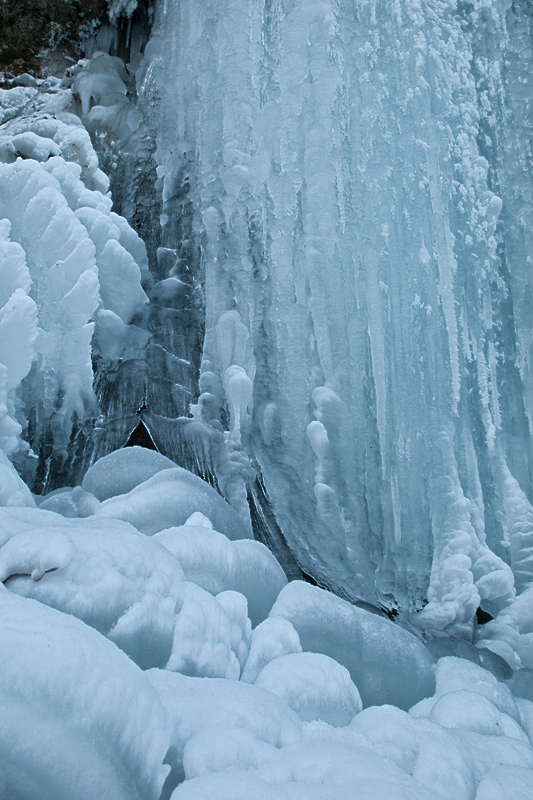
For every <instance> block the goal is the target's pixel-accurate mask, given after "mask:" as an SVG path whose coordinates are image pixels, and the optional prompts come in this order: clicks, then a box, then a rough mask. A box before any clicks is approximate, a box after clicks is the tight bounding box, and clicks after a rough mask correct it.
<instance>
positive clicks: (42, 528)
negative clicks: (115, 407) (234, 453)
mask: <svg viewBox="0 0 533 800" xmlns="http://www.w3.org/2000/svg"><path fill="white" fill-rule="evenodd" d="M128 463H129V464H130V465H131V471H129V468H128V466H127V464H128ZM154 463H155V462H154V459H153V454H151V455H149V456H146V459H145V461H144V462H142V459H141V460H140V456H139V455H138V454H135V453H134V454H133V456H132V457H131V459H130V461H129V462H127V461H125V460H124V457H123V456H119V457H117V458H116V459H115V461H113V459H109V458H108V459H107V460H106V463H105V464H104V466H103V467H102V474H107V475H108V476H109V481H110V483H111V484H112V485H114V486H117V485H122V484H121V482H126V483H129V482H133V483H134V482H135V481H136V480H142V479H143V478H144V477H145V474H146V473H145V471H144V467H146V465H150V464H151V465H152V466H153V465H154ZM113 464H115V467H116V469H117V474H116V475H115V476H113V474H112V470H111V467H112V466H113ZM140 465H141V466H142V467H143V468H142V469H141V468H140ZM96 467H97V464H96V465H95V467H94V474H95V475H96V477H98V471H97V469H96ZM10 469H11V471H12V474H13V473H14V470H13V468H10ZM183 472H184V470H178V472H177V473H176V472H175V470H163V472H160V473H156V475H155V476H153V477H151V478H148V480H144V481H143V482H142V483H140V484H139V486H138V487H137V488H139V489H142V496H143V502H145V503H146V505H147V507H149V508H150V509H151V514H152V515H153V516H154V517H157V516H158V515H160V516H161V517H162V518H163V519H165V518H166V515H167V513H168V511H167V508H166V507H165V505H164V503H161V498H162V496H163V495H162V493H161V485H163V486H170V488H171V489H172V496H173V497H174V498H175V497H176V496H180V495H181V498H182V501H184V500H185V497H189V496H190V495H191V488H190V487H191V485H193V484H194V482H193V484H191V483H190V482H188V481H187V480H186V479H185V476H184V475H183V474H182V473H183ZM169 473H170V476H171V479H170V483H168V482H165V481H164V482H163V484H161V482H158V481H157V480H155V481H154V478H155V479H157V478H158V476H159V475H162V476H163V477H165V475H168V474H169ZM176 474H177V475H178V477H179V479H178V480H176ZM191 477H194V476H191ZM99 480H100V479H99ZM104 483H105V481H104ZM104 483H101V484H100V485H101V486H103V485H104ZM21 484H22V482H21V481H20V479H18V482H16V481H13V480H12V482H11V483H9V481H3V483H2V486H3V491H4V495H5V497H4V507H2V508H0V582H1V584H2V585H1V586H0V608H1V610H2V614H1V615H0V640H1V642H0V644H1V647H2V654H3V658H2V661H1V664H0V694H1V695H2V697H1V700H2V721H1V723H0V754H1V758H0V792H1V793H2V796H6V797H17V800H18V799H19V798H20V800H35V798H36V797H37V796H38V797H39V798H41V797H42V798H43V800H63V798H64V800H67V798H71V797H72V796H73V795H75V796H76V797H79V798H81V800H83V798H87V800H89V798H90V799H91V800H93V798H94V797H95V796H98V797H100V796H101V797H102V798H109V800H120V798H128V800H132V798H135V797H138V798H139V800H149V799H150V798H153V800H158V799H159V798H167V799H168V798H170V797H172V798H173V800H180V798H190V799H191V800H209V798H213V800H215V798H217V800H219V798H227V800H236V798H243V800H245V798H246V800H250V798H251V797H253V798H254V800H255V798H268V799H269V800H274V799H275V798H279V797H284V798H286V797H287V798H294V799H295V800H304V798H306V800H307V798H309V797H311V798H315V799H316V800H329V798H332V800H333V798H346V800H348V798H349V799H350V800H352V798H353V797H354V796H359V795H361V796H363V797H365V800H391V798H392V800H480V798H481V800H508V797H509V795H508V794H507V795H505V798H504V794H503V792H504V791H505V790H507V791H510V790H511V789H512V790H513V791H515V792H516V797H518V798H526V797H528V792H530V789H531V787H532V786H533V748H532V746H531V738H530V737H531V736H533V703H532V702H531V701H529V700H526V699H522V698H517V699H515V698H514V697H513V695H512V693H511V691H510V689H509V687H508V686H506V685H505V684H504V683H501V682H499V681H498V680H497V679H496V678H495V677H494V676H493V675H492V674H491V673H489V672H487V671H486V670H484V669H483V668H481V667H480V666H478V665H476V664H473V663H472V662H469V661H465V660H463V659H458V658H441V659H440V661H439V662H438V664H437V668H436V686H435V678H434V675H433V666H432V664H431V660H430V657H429V655H428V653H427V651H426V650H425V648H424V647H423V645H422V644H421V643H420V642H419V641H418V640H417V639H416V638H415V637H414V636H413V635H412V634H410V633H408V632H407V631H405V630H403V629H402V628H401V627H399V626H398V625H395V624H393V623H392V622H389V621H388V620H385V619H383V618H382V617H380V616H378V615H376V614H373V613H371V612H369V611H366V610H363V609H362V608H356V607H355V606H352V605H351V604H350V603H348V602H347V601H345V600H342V599H340V598H338V597H335V596H334V595H332V594H330V593H328V592H325V591H323V590H321V589H318V588H317V587H313V586H309V585H308V584H304V583H302V582H299V581H296V582H292V583H289V584H286V582H285V581H284V580H280V570H279V569H275V568H274V565H273V557H272V555H271V554H269V553H268V552H267V551H266V550H265V548H264V547H263V546H262V545H259V544H258V543H257V542H253V541H249V540H236V541H231V540H230V539H228V538H227V537H225V536H224V535H223V534H221V533H219V532H217V531H216V530H214V529H213V527H212V523H211V521H210V519H209V514H210V513H212V511H213V508H216V506H214V505H213V503H212V498H211V495H210V491H211V490H210V489H209V487H207V485H206V489H209V491H208V492H206V493H205V494H202V493H201V492H193V493H192V496H193V498H194V499H195V501H196V503H197V509H196V512H195V513H194V514H193V515H192V516H191V518H190V519H189V520H187V521H186V524H185V525H183V526H181V527H174V528H170V529H166V530H162V531H161V532H160V533H156V534H155V535H152V536H149V535H147V534H145V533H142V532H140V531H139V530H137V529H136V528H135V527H133V526H132V525H131V524H130V523H129V522H127V521H125V520H122V519H114V518H113V517H111V516H106V515H102V514H101V513H100V509H101V508H102V506H104V505H105V503H107V502H109V500H106V501H104V502H103V503H101V504H100V501H98V499H97V498H96V497H95V496H94V495H92V494H90V493H88V492H85V491H84V490H82V489H80V488H79V487H77V488H74V489H68V488H67V489H65V490H64V491H59V492H55V493H53V494H52V496H51V497H50V498H49V500H48V503H49V504H50V503H52V501H56V502H57V503H59V502H60V501H61V500H62V498H66V500H64V501H63V502H66V501H69V503H70V506H71V507H74V506H75V504H76V502H80V503H81V500H82V499H85V500H86V499H87V498H86V497H85V496H88V497H89V498H93V501H94V503H95V504H96V512H95V513H92V514H91V513H87V515H86V516H85V517H83V518H79V517H76V516H74V515H73V516H69V515H65V514H60V513H57V512H55V511H52V510H46V509H43V508H35V507H28V504H26V505H24V503H23V502H22V501H21V500H20V495H21ZM95 484H96V481H95ZM194 485H195V484H194ZM22 486H24V484H22ZM93 488H96V485H95V486H94V487H93ZM134 491H135V489H133V490H132V492H134ZM28 494H29V493H28ZM167 494H168V493H167ZM78 495H80V496H79V497H78ZM29 496H30V497H31V495H29ZM126 496H127V495H126ZM130 496H131V493H130ZM119 497H121V496H119ZM76 498H78V499H77V500H76ZM112 499H114V498H112ZM46 502H47V501H44V503H43V505H45V504H46ZM221 502H222V501H221ZM65 507H66V506H64V507H62V508H63V511H64V509H65ZM157 527H159V526H157ZM161 527H163V526H161ZM241 547H244V551H243V552H242V553H240V552H239V548H241ZM241 558H242V562H241ZM180 559H181V561H180ZM239 575H240V576H241V577H240V578H239ZM254 575H256V576H257V593H256V594H255V595H254V593H253V578H254ZM246 594H248V595H249V597H250V604H251V605H253V604H254V603H255V610H256V611H255V613H256V614H257V618H258V619H263V618H264V617H265V616H266V614H268V613H269V616H268V617H267V618H266V619H264V621H262V622H260V624H258V625H257V626H256V627H255V628H254V629H253V630H252V622H251V621H250V618H249V616H248V601H247V597H246V596H245V595H246ZM273 598H275V602H274V605H273V607H272V608H270V606H271V605H272V601H273ZM259 611H260V612H261V613H259ZM134 662H135V663H134ZM143 670H145V671H143ZM361 698H362V700H361ZM417 701H418V702H417ZM391 702H392V703H395V704H396V705H390V703H391ZM413 703H415V705H414V706H413ZM363 704H364V706H365V708H364V710H362V709H363ZM387 704H389V705H387ZM398 706H401V707H403V708H404V709H405V710H402V709H401V708H399V707H398ZM410 706H413V707H412V708H411V709H410V710H409V713H407V710H408V709H409V707H410ZM163 784H164V788H163Z"/></svg>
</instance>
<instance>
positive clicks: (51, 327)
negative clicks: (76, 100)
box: [0, 88, 147, 485]
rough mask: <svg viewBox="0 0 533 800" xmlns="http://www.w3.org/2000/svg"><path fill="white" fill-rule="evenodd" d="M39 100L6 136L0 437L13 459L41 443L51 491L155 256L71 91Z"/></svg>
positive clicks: (1, 157) (93, 413)
mask: <svg viewBox="0 0 533 800" xmlns="http://www.w3.org/2000/svg"><path fill="white" fill-rule="evenodd" d="M3 91H4V90H3ZM6 91H7V90H6ZM9 92H14V93H15V95H16V96H17V97H18V96H19V94H20V91H19V89H18V88H14V89H11V90H8V91H7V93H8V94H9ZM5 93H6V92H5ZM35 95H36V90H34V89H32V90H31V94H30V95H28V97H27V98H26V104H25V107H24V109H23V110H22V111H23V113H21V115H19V116H15V117H14V118H13V119H11V120H10V121H9V122H7V123H6V124H5V125H3V126H2V129H1V131H0V180H1V182H2V192H1V194H0V219H1V222H0V247H1V250H0V253H1V255H0V275H1V283H2V290H1V291H2V296H1V298H0V302H2V306H3V307H2V308H1V309H0V332H1V342H2V344H1V345H0V398H1V399H0V413H1V414H2V416H1V417H0V426H1V427H0V431H1V436H2V439H1V445H2V449H3V451H4V452H6V453H7V454H9V455H13V454H14V453H16V452H17V451H20V450H24V448H25V449H26V450H27V444H26V443H25V441H27V439H28V438H30V439H31V442H32V446H33V448H34V451H35V453H36V454H37V455H39V456H40V463H39V466H38V469H39V470H41V472H42V473H43V474H42V475H41V480H42V484H44V485H46V475H45V473H46V471H47V470H49V468H50V464H49V453H48V452H47V451H48V448H49V447H52V449H53V451H54V454H55V456H56V458H57V460H59V461H60V462H65V461H66V460H67V459H68V458H72V453H71V452H69V448H71V442H72V432H73V429H74V428H75V427H77V426H83V425H86V424H87V423H88V422H89V423H90V422H92V421H94V419H95V418H96V417H97V416H98V404H97V400H96V395H95V391H94V386H93V378H94V376H93V366H92V362H93V358H94V357H95V355H96V353H99V355H100V357H102V358H104V359H109V358H110V357H112V355H113V352H112V351H113V350H114V349H116V347H117V339H118V340H120V336H121V335H122V337H124V331H125V330H126V328H127V326H128V324H129V323H130V322H131V321H132V319H133V317H134V316H135V314H136V313H138V312H139V310H141V309H142V307H143V305H144V304H145V303H146V300H147V298H146V295H145V293H144V291H143V289H142V288H141V285H140V282H141V270H146V249H145V247H144V244H143V242H142V241H141V240H140V239H139V237H138V236H137V235H136V233H135V232H134V231H133V230H132V229H131V228H130V226H129V225H128V223H127V222H126V220H125V219H123V218H122V217H119V216H118V215H117V214H115V213H114V212H113V211H112V200H111V197H110V195H109V192H108V189H109V179H108V178H107V176H106V175H104V173H103V172H102V171H101V170H100V169H99V168H98V159H97V156H96V153H95V151H94V149H93V146H92V144H91V140H90V137H89V134H88V133H87V131H86V130H85V128H84V127H83V126H82V125H81V123H80V120H79V119H78V118H77V117H76V116H74V115H73V114H72V113H70V111H68V110H67V109H68V108H69V107H70V104H71V101H72V97H71V93H70V91H68V90H64V91H63V92H59V93H57V94H52V95H47V94H46V93H43V94H39V95H38V96H37V97H35ZM0 99H1V98H0ZM28 100H31V101H32V102H30V103H29V105H28ZM6 105H7V108H11V107H12V105H13V104H12V103H11V104H10V101H6ZM19 110H20V109H19ZM100 316H101V324H100V327H101V328H102V329H103V330H102V331H101V332H99V331H98V327H99V318H100ZM110 317H112V318H113V320H116V322H115V327H114V336H115V341H114V342H112V343H109V341H108V338H109V337H107V338H106V336H105V328H106V326H108V325H109V318H110ZM95 325H96V327H97V331H96V334H97V335H96V337H95V338H94V341H93V334H94V329H95ZM99 333H100V335H98V334H99ZM96 343H98V344H96ZM106 345H107V347H106ZM108 347H109V350H111V352H108ZM25 406H26V407H27V409H28V411H29V412H30V415H29V417H28V416H27V415H26V413H25V410H24V408H25ZM2 409H5V411H3V412H2ZM22 429H25V441H23V440H21V438H20V433H21V430H22ZM50 440H51V441H50ZM43 450H44V451H45V452H46V455H44V453H43ZM30 465H31V459H30ZM27 469H28V473H27V474H28V475H31V466H30V467H28V465H27Z"/></svg>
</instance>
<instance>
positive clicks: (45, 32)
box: [0, 0, 107, 77]
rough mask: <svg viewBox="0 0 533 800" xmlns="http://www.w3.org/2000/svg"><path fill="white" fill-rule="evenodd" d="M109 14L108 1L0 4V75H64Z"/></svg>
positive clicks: (3, 0)
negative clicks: (86, 41) (107, 12)
mask: <svg viewBox="0 0 533 800" xmlns="http://www.w3.org/2000/svg"><path fill="white" fill-rule="evenodd" d="M106 10H107V3H106V0H0V71H2V72H4V73H6V72H7V73H12V74H15V75H20V73H23V72H29V73H31V74H33V75H36V76H39V77H46V76H47V75H50V74H62V73H63V72H64V70H65V68H66V67H67V66H68V64H69V63H72V59H74V60H75V61H77V60H78V59H79V58H81V57H82V56H83V55H84V51H83V44H84V42H85V40H86V39H87V38H88V37H90V36H93V35H94V33H95V31H96V29H97V27H98V26H99V25H100V23H101V22H102V21H103V20H104V19H107V14H106Z"/></svg>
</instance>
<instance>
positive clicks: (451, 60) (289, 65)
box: [139, 0, 531, 634]
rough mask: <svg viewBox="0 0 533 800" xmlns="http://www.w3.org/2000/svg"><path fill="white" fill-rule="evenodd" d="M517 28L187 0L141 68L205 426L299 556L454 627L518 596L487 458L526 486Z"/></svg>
mask: <svg viewBox="0 0 533 800" xmlns="http://www.w3.org/2000/svg"><path fill="white" fill-rule="evenodd" d="M530 32H531V31H530V19H529V17H528V15H527V12H526V10H525V8H523V7H522V5H521V4H513V5H511V4H509V3H500V4H487V3H485V2H481V1H479V2H474V3H473V4H471V5H470V6H468V8H467V7H465V6H462V5H460V4H457V3H456V2H455V1H454V0H430V2H427V3H424V4H422V3H420V2H409V3H407V2H404V1H403V0H395V2H393V3H384V2H379V1H378V2H370V0H360V2H357V3H355V4H350V3H345V2H342V0H341V2H335V3H333V2H326V3H314V2H299V0H294V2H291V3H284V4H282V3H279V2H275V1H274V2H265V3H264V4H257V3H252V2H245V3H242V2H236V1H234V0H225V2H219V3H215V2H206V3H203V4H202V5H201V6H198V5H197V4H196V3H192V2H188V0H182V1H181V2H179V3H177V2H176V3H173V2H168V3H165V4H161V5H160V6H159V8H158V9H156V16H155V24H154V29H153V35H152V38H151V41H150V43H149V45H148V47H147V50H146V55H145V59H144V62H143V65H142V68H141V71H140V73H139V81H140V82H139V87H140V97H141V98H144V100H143V102H145V103H147V104H148V103H150V102H152V100H153V98H157V102H156V103H155V104H152V108H154V109H157V113H158V123H157V134H156V135H157V151H156V159H157V161H158V165H159V166H158V174H159V176H160V180H161V182H162V187H163V188H162V192H163V197H164V198H166V199H165V203H166V208H167V209H168V210H169V211H168V212H167V213H168V214H170V209H171V205H170V200H171V198H172V197H177V195H178V188H179V186H182V188H183V186H184V184H183V182H182V181H183V180H184V176H187V178H186V186H187V189H186V191H187V203H188V205H187V206H186V208H187V212H186V214H187V220H188V224H189V231H190V238H189V241H190V242H196V243H198V244H199V245H200V248H201V261H200V273H199V274H201V275H202V274H203V275H205V314H206V337H205V343H204V366H203V368H202V376H201V382H200V385H201V387H203V388H201V393H202V394H201V399H200V403H199V408H200V407H201V415H202V418H203V419H204V420H205V419H207V418H208V417H209V418H210V419H211V421H212V424H214V421H215V420H216V421H217V422H218V423H219V424H220V425H222V427H223V428H224V429H225V430H226V431H229V432H230V435H231V436H233V446H234V448H235V447H237V450H238V448H239V447H240V446H243V448H244V451H245V453H246V455H247V457H249V458H250V459H251V461H252V463H253V464H254V465H255V466H256V467H257V468H259V470H260V472H261V476H262V477H261V480H262V482H263V485H264V487H265V491H266V493H267V494H268V496H269V497H270V499H271V502H272V504H273V509H274V512H275V515H276V518H277V521H278V523H279V525H280V527H281V529H282V531H283V534H284V536H285V537H286V539H287V542H288V544H289V547H290V548H291V550H292V551H293V553H294V554H295V555H296V558H297V560H298V561H299V563H300V564H301V566H302V567H303V568H304V569H305V570H306V571H307V572H309V573H310V574H312V575H313V576H314V577H315V578H317V579H319V580H320V581H322V582H324V583H325V584H327V585H328V586H330V587H331V588H333V589H335V590H336V591H339V592H340V593H343V594H344V595H345V596H349V597H351V598H352V599H356V598H361V597H366V598H367V599H370V600H373V601H374V602H375V600H376V598H377V599H379V600H380V601H381V602H382V603H384V604H385V605H388V606H391V607H392V606H394V605H398V604H399V605H400V606H401V607H402V608H403V609H405V610H411V611H413V612H415V616H414V619H415V620H418V621H420V622H421V620H422V619H426V622H427V625H428V627H431V626H432V625H435V626H436V629H442V628H443V627H444V628H447V629H450V630H452V629H454V630H456V632H457V633H458V634H459V633H462V634H465V632H466V631H467V629H470V626H471V620H472V617H473V614H474V611H475V606H476V605H477V604H478V603H479V602H481V603H482V605H483V604H484V605H485V606H486V607H487V608H493V610H497V609H498V608H503V607H504V606H505V603H507V602H509V601H510V599H511V597H512V583H510V572H509V569H508V566H507V565H506V564H505V563H504V561H505V560H508V559H509V556H508V553H507V552H506V548H505V547H504V546H502V545H501V544H500V542H501V541H502V540H503V535H502V533H503V531H502V502H503V500H502V498H503V494H502V484H501V476H502V472H501V470H500V469H499V467H498V466H497V463H496V460H497V459H496V455H495V454H496V453H503V456H502V457H503V458H504V460H505V462H506V464H507V466H508V469H509V470H510V472H511V474H512V476H513V477H514V479H515V480H516V481H517V482H518V485H519V487H520V491H521V492H523V493H524V496H525V497H526V498H528V502H529V501H530V500H531V497H530V495H531V488H530V474H531V472H530V471H531V464H530V449H529V430H528V423H527V419H528V415H529V417H530V416H531V411H530V404H531V391H530V388H529V383H530V377H529V355H528V353H529V349H528V348H529V345H530V342H531V325H530V321H529V320H528V312H527V297H528V296H529V295H528V291H529V289H528V287H529V283H530V278H529V277H528V275H529V272H530V267H529V261H528V256H527V252H528V250H527V241H528V233H527V230H528V225H527V222H526V220H527V219H528V218H529V217H528V213H529V211H528V209H529V207H530V204H531V202H530V201H531V188H530V186H531V184H530V179H529V177H528V175H527V174H526V173H527V172H528V170H529V166H528V164H529V161H528V156H527V153H526V144H525V142H526V141H527V140H528V136H529V133H528V132H529V131H530V130H531V119H530V111H529V106H528V105H527V104H524V103H523V102H522V101H521V98H522V97H523V96H524V92H525V88H524V87H525V84H524V81H527V79H528V78H527V75H528V63H529V60H530V54H531V47H530V39H528V37H529V36H530ZM520 165H522V166H520ZM518 173H520V174H518ZM180 181H181V183H180ZM181 197H182V200H181V202H182V205H181V208H182V209H184V208H185V205H184V204H183V194H182V195H181ZM174 207H175V208H176V206H174ZM163 222H164V227H165V226H166V227H167V228H169V226H170V225H171V217H170V216H167V215H165V214H164V216H163ZM228 314H229V315H232V316H231V317H228V316H227V315H228ZM237 318H238V321H239V325H241V326H243V329H244V331H245V333H243V334H242V336H241V338H240V339H239V341H242V342H244V340H246V347H245V351H246V352H245V354H244V355H243V356H242V357H241V358H235V359H231V358H230V360H228V359H227V358H225V357H224V356H223V350H224V347H227V346H229V345H227V344H225V343H224V342H223V341H221V342H219V344H217V343H216V336H215V335H214V331H215V330H216V329H217V326H219V321H221V320H222V321H228V320H229V319H232V320H237ZM224 324H226V322H224ZM233 324H234V323H233V322H232V325H233ZM235 324H236V323H235ZM234 335H236V334H235V331H233V333H231V335H230V333H228V334H227V336H228V339H227V341H228V342H229V341H235V339H234ZM239 336H240V334H239ZM219 338H220V337H219ZM243 346H244V345H243ZM217 348H218V349H217ZM226 362H227V363H226ZM232 365H235V366H236V367H240V369H242V370H244V372H245V373H246V375H247V376H248V378H249V380H250V381H252V383H253V395H252V401H251V404H250V405H248V413H249V414H250V423H249V429H248V432H247V439H246V443H244V442H243V440H241V441H240V442H239V439H238V437H237V436H236V435H235V425H236V422H235V418H236V413H235V408H233V410H232V409H231V408H230V406H231V404H232V403H233V405H234V401H232V400H230V399H229V398H228V397H227V396H226V392H225V390H224V376H225V371H226V370H227V369H228V367H229V366H232ZM226 383H227V380H226ZM317 392H324V393H325V394H324V398H325V401H324V402H325V406H324V408H326V407H329V409H330V410H329V411H328V412H324V413H325V415H326V416H327V417H328V418H327V419H322V417H321V416H319V414H316V416H317V422H320V423H321V424H322V426H323V429H322V428H318V425H317V424H316V422H315V421H313V416H314V412H315V408H316V410H317V411H318V412H320V413H322V411H321V406H320V402H321V401H318V402H317V399H316V398H317V397H318V395H317ZM328 392H329V393H330V395H328V397H329V399H327V398H326V394H327V393H328ZM332 398H335V399H334V400H332ZM243 403H244V400H243ZM328 415H329V416H328ZM307 432H309V433H310V436H308V435H307ZM234 452H235V450H234ZM243 456H244V453H243ZM325 476H326V477H325ZM319 478H320V479H319ZM465 587H469V588H468V589H467V588H465ZM428 600H429V605H428V606H426V608H425V609H424V611H421V609H422V608H423V606H424V605H425V604H426V602H427V601H428ZM445 608H447V609H448V611H447V612H446V613H444V609H445ZM417 612H419V613H417ZM433 612H435V614H436V616H432V615H433ZM441 612H442V613H441ZM430 617H431V619H432V620H433V621H432V622H431V624H430ZM437 618H438V619H437Z"/></svg>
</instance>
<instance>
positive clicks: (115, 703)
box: [0, 586, 169, 800]
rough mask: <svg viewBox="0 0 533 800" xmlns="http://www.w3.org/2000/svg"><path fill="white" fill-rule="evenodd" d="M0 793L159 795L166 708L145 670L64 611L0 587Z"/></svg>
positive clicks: (123, 798) (49, 798)
mask: <svg viewBox="0 0 533 800" xmlns="http://www.w3.org/2000/svg"><path fill="white" fill-rule="evenodd" d="M0 608H1V615H0V617H1V620H0V641H1V649H2V654H3V658H2V680H1V681H0V696H1V704H2V725H1V726H0V792H1V793H2V795H3V796H5V797H17V798H21V800H34V799H35V798H36V797H39V798H42V800H59V798H68V797H72V796H73V795H75V796H76V797H78V798H80V800H94V797H95V795H96V796H99V797H102V798H111V797H112V798H113V800H133V798H138V800H149V799H151V800H158V798H159V796H160V792H161V788H162V785H163V782H164V780H165V777H166V774H167V772H168V767H166V766H163V760H164V758H165V754H166V752H167V748H168V744H169V734H168V731H167V723H166V719H165V712H164V710H163V707H162V704H161V702H160V701H159V698H158V697H157V695H156V693H155V692H154V690H153V689H152V687H151V685H150V683H149V681H148V680H147V678H146V677H145V675H144V674H143V673H142V672H141V671H140V669H139V668H138V667H136V666H135V664H133V663H132V662H131V661H130V660H129V659H128V658H127V657H126V656H125V655H124V653H122V652H121V651H120V650H118V649H117V648H116V647H115V645H114V644H112V643H111V642H109V641H107V640H106V639H105V638H104V637H103V636H100V634H99V633H97V632H96V631H94V630H92V629H91V628H88V627H87V626H86V625H84V624H83V623H82V622H80V621H79V620H77V619H75V618H74V617H71V616H70V615H68V614H61V613H60V612H59V611H55V610H54V609H51V608H47V607H46V606H44V605H42V604H40V603H36V602H35V601H32V600H27V599H25V598H21V597H16V596H15V595H13V594H11V593H10V592H8V591H7V590H6V589H5V588H4V587H3V586H0Z"/></svg>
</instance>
